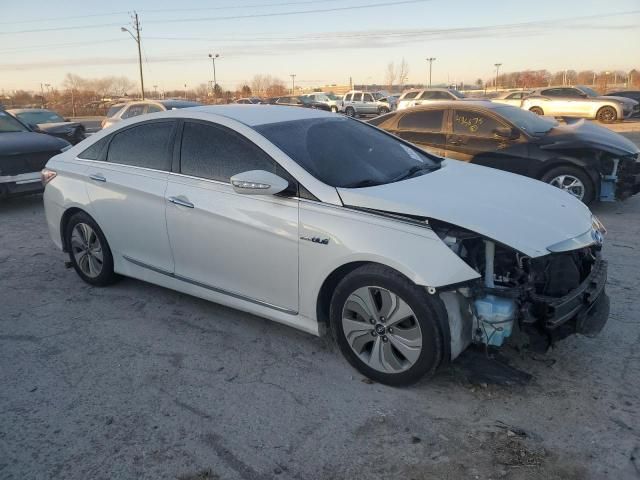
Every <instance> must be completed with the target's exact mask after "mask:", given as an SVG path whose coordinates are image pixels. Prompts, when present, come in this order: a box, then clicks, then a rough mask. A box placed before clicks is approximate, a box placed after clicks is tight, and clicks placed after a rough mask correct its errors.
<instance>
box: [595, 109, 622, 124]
mask: <svg viewBox="0 0 640 480" xmlns="http://www.w3.org/2000/svg"><path fill="white" fill-rule="evenodd" d="M596 118H597V119H598V121H599V122H602V123H613V122H615V121H616V120H617V119H618V112H616V109H615V108H613V107H602V108H601V109H600V110H598V113H597V114H596Z"/></svg>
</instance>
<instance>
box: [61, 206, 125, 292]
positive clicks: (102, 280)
mask: <svg viewBox="0 0 640 480" xmlns="http://www.w3.org/2000/svg"><path fill="white" fill-rule="evenodd" d="M65 243H66V245H67V246H68V249H69V259H70V260H71V263H72V265H73V268H74V269H75V271H76V273H77V274H78V275H79V276H80V278H82V280H84V281H85V282H87V283H89V284H91V285H97V286H104V285H109V284H111V283H113V282H114V281H115V280H116V279H117V275H116V274H115V272H114V271H113V256H112V254H111V249H110V248H109V244H108V243H107V239H106V238H105V236H104V234H103V233H102V230H100V227H99V226H98V224H97V223H96V222H95V221H94V220H93V218H91V217H90V216H89V215H87V214H86V213H84V212H78V213H76V214H75V215H73V217H71V219H70V220H69V223H68V224H67V228H66V230H65Z"/></svg>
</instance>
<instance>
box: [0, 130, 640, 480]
mask: <svg viewBox="0 0 640 480" xmlns="http://www.w3.org/2000/svg"><path fill="white" fill-rule="evenodd" d="M634 135H635V137H636V138H635V140H637V141H640V134H634ZM594 210H595V212H596V213H597V214H598V215H599V216H600V217H601V219H602V220H603V222H604V223H605V225H606V226H607V228H608V229H609V235H608V237H607V241H606V247H605V254H606V256H607V257H608V259H609V261H610V273H609V275H610V277H609V285H608V292H609V294H610V296H611V306H612V311H611V317H610V320H609V323H608V324H607V326H606V327H605V330H604V331H603V333H602V334H601V336H599V337H598V338H596V339H587V338H582V337H574V338H570V339H568V340H566V341H564V342H563V343H561V344H559V345H558V346H557V347H556V349H554V350H553V351H552V352H550V353H549V354H547V355H535V354H531V353H518V352H516V351H515V350H513V349H511V350H508V351H507V352H506V355H507V357H508V359H509V360H510V361H511V362H512V364H513V365H515V366H517V367H518V368H520V369H521V370H524V371H526V372H528V373H530V374H531V375H533V378H532V380H531V381H530V382H529V383H528V385H526V386H505V385H498V384H494V383H492V382H490V381H486V382H485V381H478V380H474V379H470V375H469V369H468V368H467V367H465V365H464V363H463V362H457V363H456V364H454V365H453V366H452V367H450V368H448V369H446V370H444V371H442V372H440V374H439V375H438V376H437V377H436V378H435V379H433V380H432V381H431V382H422V383H421V384H418V385H417V386H414V387H412V388H405V389H394V388H389V387H385V386H381V385H378V384H371V383H369V382H366V381H364V380H363V378H362V377H361V376H360V375H358V374H357V373H356V372H355V371H354V370H353V369H352V368H351V367H350V366H349V365H348V364H347V363H346V361H345V360H343V359H342V357H341V356H340V355H339V352H338V351H337V349H336V348H335V347H334V346H333V345H332V344H331V342H330V341H328V340H326V339H320V338H315V337H312V336H309V335H306V334H303V333H300V332H297V331H295V330H292V329H290V328H286V327H283V326H279V325H277V324H273V323H270V322H268V321H266V320H262V319H260V318H256V317H253V316H250V315H247V314H244V313H240V312H237V311H233V310H230V309H227V308H223V307H220V306H217V305H215V304H212V303H207V302H205V301H201V300H198V299H195V298H191V297H188V296H184V295H181V294H179V293H176V292H172V291H169V290H165V289H162V288H159V287H155V286H152V285H148V284H144V283H141V282H138V281H134V280H123V281H122V282H120V283H118V284H116V285H115V286H112V287H109V288H105V289H100V288H92V287H89V286H88V285H86V284H84V283H82V282H81V281H80V279H79V278H78V276H77V275H76V274H75V273H74V272H73V271H72V270H67V269H65V268H64V265H63V262H64V259H65V258H64V255H63V254H62V253H61V252H58V251H56V250H55V248H54V247H53V245H52V243H51V241H50V240H49V237H48V233H47V231H46V227H45V223H44V216H43V209H42V199H41V197H31V198H22V199H15V200H12V201H9V202H5V203H3V204H2V205H0V478H2V479H16V480H18V479H19V480H23V479H49V478H52V479H92V480H94V479H115V478H125V479H129V478H145V479H146V478H148V479H159V478H180V479H196V478H201V479H205V478H219V479H225V480H226V479H244V480H263V479H300V480H311V479H365V478H367V479H378V478H381V479H382V478H384V479H392V478H404V479H415V480H421V479H432V478H433V479H460V478H471V479H489V478H492V479H500V478H504V479H587V478H590V479H605V478H615V479H631V478H639V477H640V406H639V400H638V399H639V398H640V353H639V349H638V345H639V344H640V331H639V329H638V326H639V325H640V302H639V301H638V298H637V297H638V291H639V289H638V284H640V255H639V252H640V240H639V239H640V196H639V197H636V198H634V199H632V200H629V201H627V202H626V203H624V204H617V205H611V204H607V205H599V206H596V207H595V209H594ZM467 363H474V362H473V361H472V362H467Z"/></svg>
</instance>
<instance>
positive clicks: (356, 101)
mask: <svg viewBox="0 0 640 480" xmlns="http://www.w3.org/2000/svg"><path fill="white" fill-rule="evenodd" d="M350 105H351V106H352V107H353V108H354V109H355V111H356V112H357V113H364V105H363V103H362V93H354V94H353V96H352V97H351V103H350Z"/></svg>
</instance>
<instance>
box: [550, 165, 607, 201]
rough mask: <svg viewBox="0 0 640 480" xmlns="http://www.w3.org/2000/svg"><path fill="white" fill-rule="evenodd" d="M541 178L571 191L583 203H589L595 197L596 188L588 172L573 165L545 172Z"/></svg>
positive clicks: (566, 190) (568, 191)
mask: <svg viewBox="0 0 640 480" xmlns="http://www.w3.org/2000/svg"><path fill="white" fill-rule="evenodd" d="M541 180H542V181H543V182H545V183H548V184H549V185H552V186H554V187H557V188H559V189H561V190H564V191H565V192H567V193H570V194H571V195H573V196H574V197H576V198H577V199H578V200H581V201H582V202H583V203H586V204H589V203H591V202H592V201H593V200H594V198H595V188H594V187H593V182H592V181H591V179H590V178H589V175H587V173H586V172H585V171H584V170H582V169H580V168H578V167H574V166H571V165H566V166H561V167H556V168H554V169H552V170H550V171H548V172H547V173H545V174H544V175H543V176H542V178H541Z"/></svg>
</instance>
